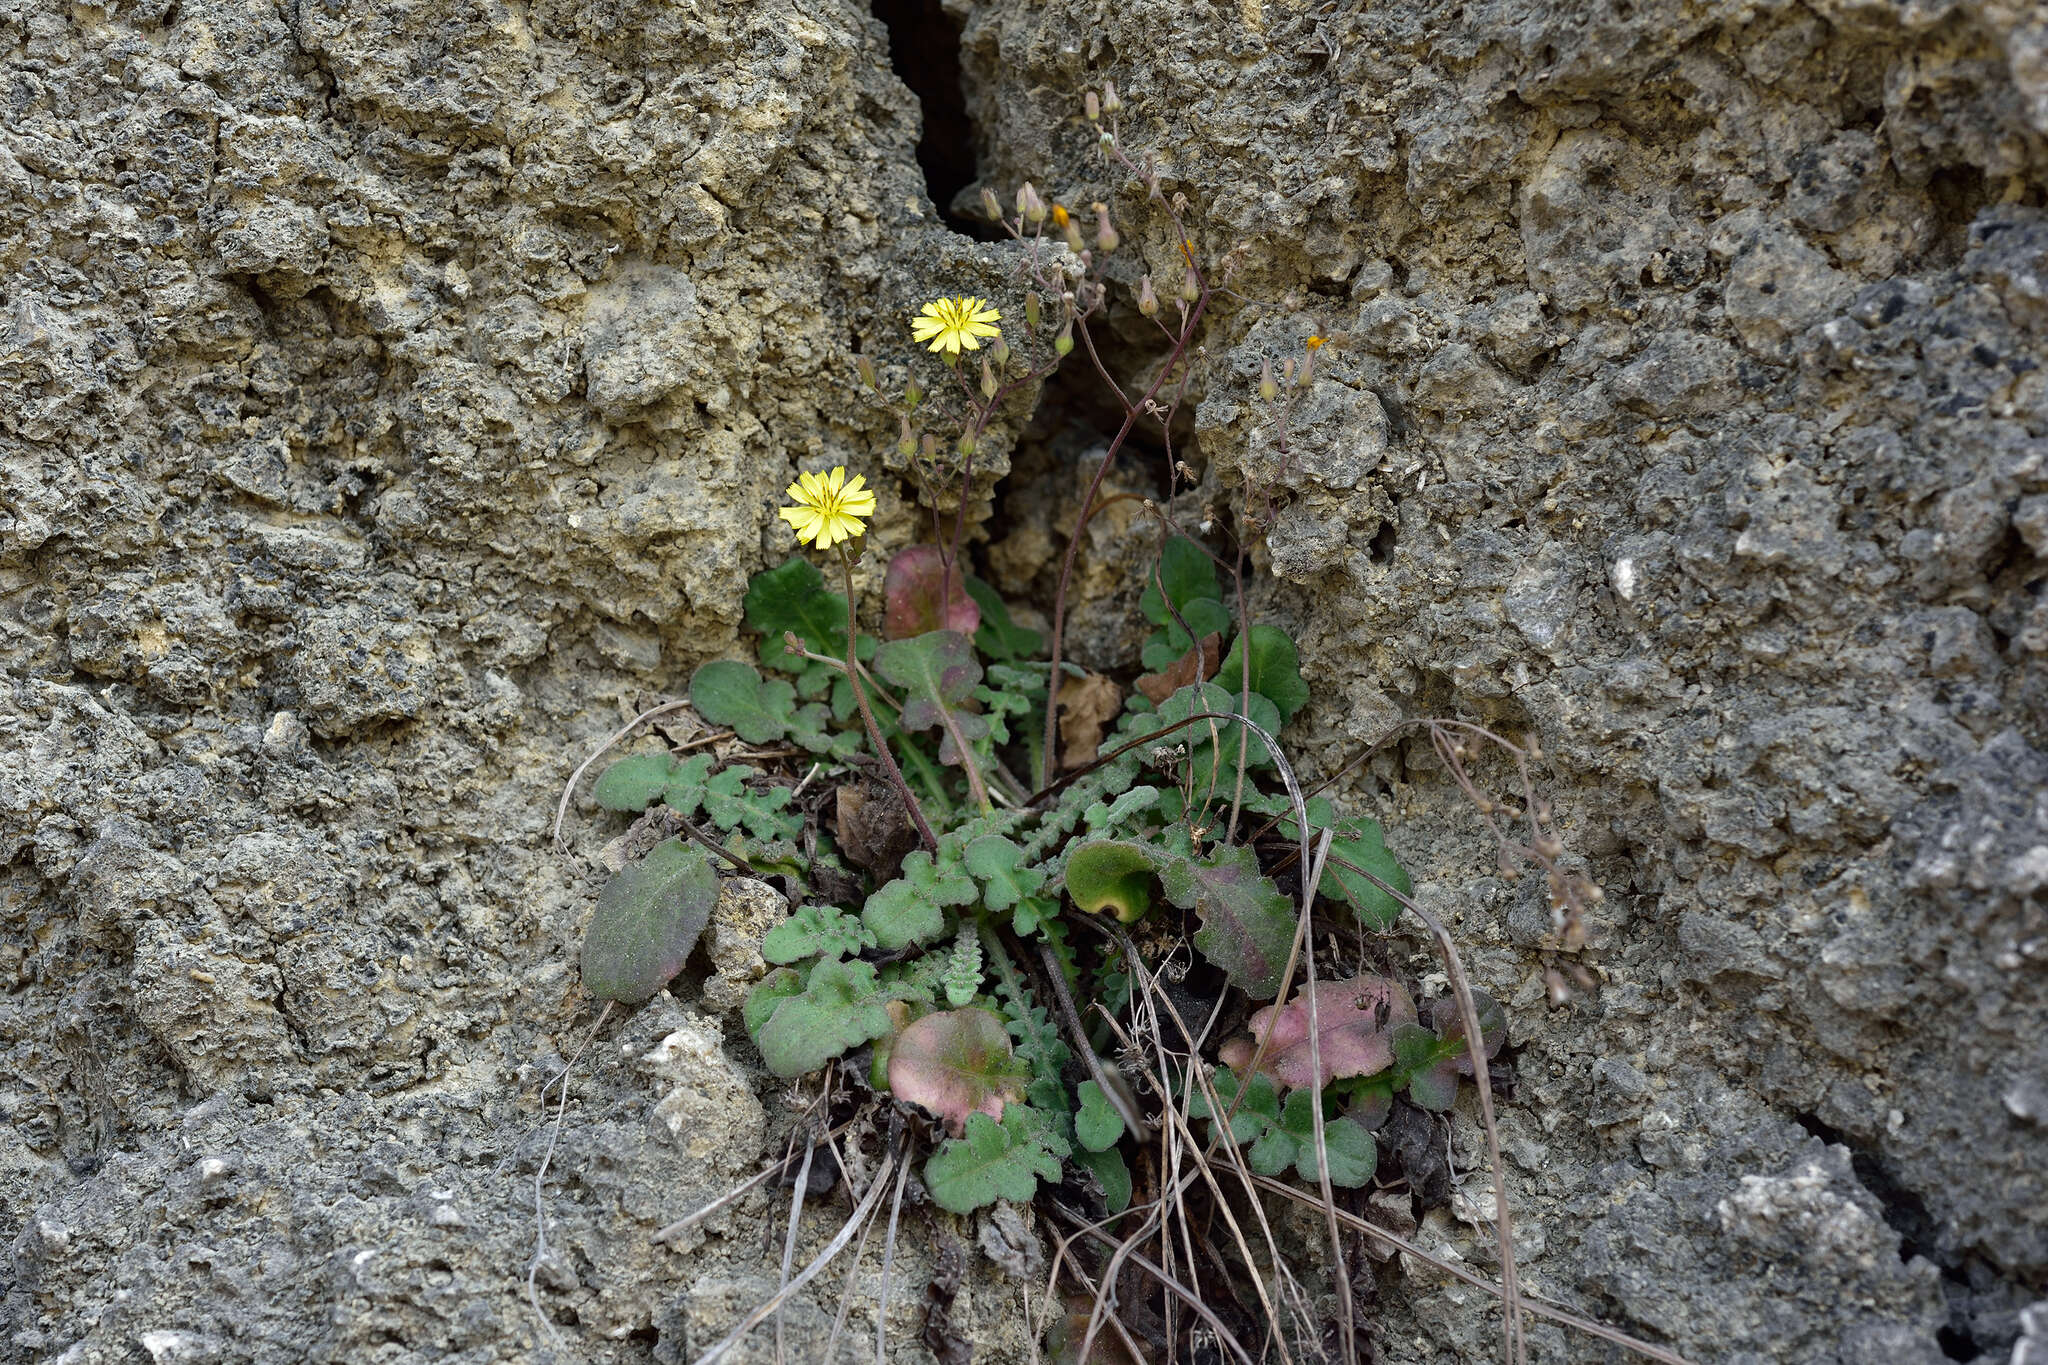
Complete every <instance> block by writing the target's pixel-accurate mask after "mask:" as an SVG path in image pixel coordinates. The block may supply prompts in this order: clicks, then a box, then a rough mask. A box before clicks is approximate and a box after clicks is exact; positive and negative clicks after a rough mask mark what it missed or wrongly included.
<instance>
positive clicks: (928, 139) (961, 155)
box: [874, 0, 992, 235]
mask: <svg viewBox="0 0 2048 1365" xmlns="http://www.w3.org/2000/svg"><path fill="white" fill-rule="evenodd" d="M874 14H875V17H876V18H877V19H879V20H881V21H882V25H883V27H885V28H887V29H888V30H889V65H890V66H891V67H893V68H894V69H895V71H896V76H897V79H899V80H901V81H902V82H903V83H904V84H905V85H907V86H909V87H910V93H911V94H913V95H915V96H917V101H918V104H919V105H920V106H922V108H923V111H924V126H923V129H922V131H921V132H920V133H919V134H918V139H917V163H918V165H919V166H921V167H923V169H924V184H925V192H926V193H927V194H929V195H931V197H932V203H934V204H936V205H937V206H938V209H939V212H940V213H942V214H945V215H946V218H947V220H948V222H949V223H950V224H951V226H953V227H954V228H956V229H958V230H961V231H972V232H974V233H976V235H980V234H981V233H983V232H986V231H990V230H992V229H991V225H990V224H988V223H984V222H978V221H976V219H977V218H978V215H975V216H974V217H970V218H967V219H962V218H958V217H956V216H955V215H954V214H953V213H952V211H951V204H952V202H953V198H954V196H956V195H958V194H959V193H960V191H962V190H964V189H966V188H967V187H968V186H969V185H971V184H973V183H974V178H975V169H976V168H975V162H974V129H973V125H972V124H970V123H969V122H968V119H967V99H966V96H965V95H964V94H963V93H962V91H961V86H960V26H959V25H958V24H957V23H955V22H954V21H953V19H952V18H951V17H950V16H948V15H947V14H946V11H945V9H944V7H943V6H942V5H941V4H940V3H939V0H874Z"/></svg>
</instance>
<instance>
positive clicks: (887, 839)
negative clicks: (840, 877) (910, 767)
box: [837, 781, 917, 882]
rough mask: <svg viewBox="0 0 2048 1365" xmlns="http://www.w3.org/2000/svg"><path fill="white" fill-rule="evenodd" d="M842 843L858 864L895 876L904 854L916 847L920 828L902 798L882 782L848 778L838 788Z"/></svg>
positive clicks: (883, 876) (880, 878)
mask: <svg viewBox="0 0 2048 1365" xmlns="http://www.w3.org/2000/svg"><path fill="white" fill-rule="evenodd" d="M837 813H838V816H839V847H840V848H841V849H843V850H844V851H845V853H846V859H847V861H848V862H850V863H852V864H853V865H854V866H856V867H864V868H866V869H868V871H870V872H872V873H874V874H875V877H876V879H877V881H878V882H884V881H889V880H892V879H893V878H894V877H895V876H896V873H897V870H898V869H899V868H900V867H901V866H902V865H903V855H904V854H906V853H908V852H910V850H911V849H913V848H916V847H917V830H916V829H915V828H913V827H912V825H911V823H910V813H909V812H908V811H906V810H904V808H903V798H902V797H900V796H898V795H897V794H896V790H895V788H893V787H890V786H888V785H886V784H884V783H881V782H866V781H863V782H849V783H847V784H846V785H844V786H842V787H841V788H840V789H839V791H838V807H837Z"/></svg>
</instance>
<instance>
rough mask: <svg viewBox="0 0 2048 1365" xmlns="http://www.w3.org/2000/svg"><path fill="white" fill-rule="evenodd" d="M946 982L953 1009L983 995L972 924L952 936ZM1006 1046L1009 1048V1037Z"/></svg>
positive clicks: (978, 944) (977, 942) (978, 949)
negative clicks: (951, 949)
mask: <svg viewBox="0 0 2048 1365" xmlns="http://www.w3.org/2000/svg"><path fill="white" fill-rule="evenodd" d="M944 980H945V985H946V1003H947V1004H949V1005H951V1006H952V1007H953V1008H954V1009H961V1008H964V1007H965V1006H967V1005H970V1004H973V1003H974V997H975V996H977V995H979V994H981V935H980V934H978V933H977V932H975V928H974V924H973V922H972V921H968V922H964V923H962V924H961V926H960V931H959V932H958V933H957V934H955V935H954V936H953V951H952V952H951V953H949V954H948V955H947V961H946V975H945V978H944ZM1003 1046H1004V1048H1005V1050H1007V1049H1008V1047H1009V1042H1008V1039H1007V1038H1006V1039H1005V1040H1004V1043H1003ZM1018 1098H1019V1099H1022V1098H1023V1096H1022V1095H1019V1096H1018ZM997 1112H998V1113H1000V1112H1001V1111H997Z"/></svg>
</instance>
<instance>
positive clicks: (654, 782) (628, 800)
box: [590, 754, 676, 811]
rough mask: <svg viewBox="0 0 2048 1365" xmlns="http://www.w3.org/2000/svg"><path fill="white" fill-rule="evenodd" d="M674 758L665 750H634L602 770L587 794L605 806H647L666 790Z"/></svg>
mask: <svg viewBox="0 0 2048 1365" xmlns="http://www.w3.org/2000/svg"><path fill="white" fill-rule="evenodd" d="M675 766H676V761H675V759H674V758H673V757H672V756H670V755H668V754H634V755H633V756H632V757H631V758H622V759H620V760H619V761H618V762H616V763H614V764H612V765H611V767H609V768H606V769H605V770H604V775H603V776H601V777H599V778H598V779H597V785H596V786H595V787H592V788H591V789H590V794H591V795H592V796H593V797H595V798H596V799H597V804H598V805H600V806H603V807H604V808H605V809H606V810H623V811H641V810H646V809H647V808H648V807H649V806H651V805H653V804H654V803H655V802H656V801H659V800H660V799H661V794H662V793H663V792H665V791H667V790H668V781H669V774H671V773H672V772H674V771H675Z"/></svg>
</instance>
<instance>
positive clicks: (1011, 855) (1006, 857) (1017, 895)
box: [962, 834, 1045, 911]
mask: <svg viewBox="0 0 2048 1365" xmlns="http://www.w3.org/2000/svg"><path fill="white" fill-rule="evenodd" d="M962 861H963V862H965V863H966V865H967V870H968V871H969V872H971V873H973V874H974V879H975V880H976V881H978V882H980V883H981V903H982V904H983V905H986V906H987V907H988V908H989V909H991V910H995V911H1003V910H1008V909H1009V908H1010V907H1011V906H1013V905H1015V904H1017V902H1018V901H1021V900H1022V899H1024V897H1026V896H1029V895H1031V894H1033V893H1034V892H1036V891H1037V890H1038V889H1039V888H1040V887H1041V886H1044V885H1045V873H1044V872H1043V871H1042V870H1040V869H1038V868H1035V867H1026V866H1025V865H1024V850H1023V849H1021V848H1019V847H1018V846H1017V845H1016V844H1014V843H1012V842H1011V841H1010V840H1008V839H1005V838H1004V837H1003V836H1002V835H1000V834H984V835H982V836H981V837H980V838H979V839H976V840H974V841H973V842H972V843H970V844H968V845H967V852H966V856H965V857H964V858H963V859H962Z"/></svg>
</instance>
